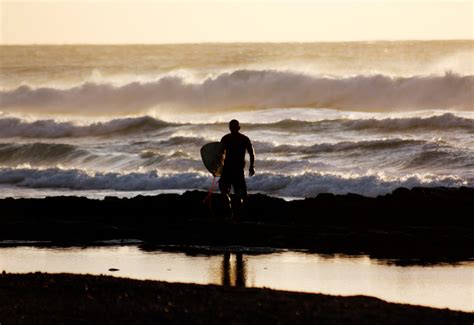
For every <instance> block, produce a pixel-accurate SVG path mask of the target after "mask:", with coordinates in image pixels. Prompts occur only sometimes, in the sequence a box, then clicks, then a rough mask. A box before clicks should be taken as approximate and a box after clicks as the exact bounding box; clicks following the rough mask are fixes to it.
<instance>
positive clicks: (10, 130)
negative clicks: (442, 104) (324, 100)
mask: <svg viewBox="0 0 474 325" xmlns="http://www.w3.org/2000/svg"><path fill="white" fill-rule="evenodd" d="M183 125H185V124H176V123H169V122H165V121H162V120H159V119H155V118H153V117H150V116H140V117H130V118H118V119H113V120H110V121H107V122H96V123H92V124H86V125H79V124H76V123H74V122H59V121H55V120H37V121H32V122H29V121H25V120H22V119H19V118H14V117H4V118H1V117H0V137H3V138H9V137H23V138H63V137H64V138H66V137H88V136H111V135H113V136H120V135H131V134H134V133H147V132H155V131H158V130H162V129H164V128H168V127H180V126H183ZM186 125H187V126H193V124H186ZM194 126H196V127H199V128H202V127H213V126H218V127H221V128H223V129H224V130H226V129H227V123H215V124H194ZM244 128H245V130H268V129H270V130H282V131H294V132H298V133H300V132H306V131H310V132H325V131H327V130H328V129H335V130H338V131H341V130H355V131H361V130H374V131H377V132H378V131H387V132H391V131H406V130H416V129H420V130H446V129H462V130H465V131H467V132H471V133H474V119H469V118H465V117H460V116H456V115H454V114H453V113H445V114H442V115H436V116H430V117H424V118H423V117H406V118H387V119H373V118H370V119H334V120H320V121H302V120H281V121H278V122H274V123H244ZM208 141H209V139H204V138H202V137H172V138H171V139H168V140H165V142H166V144H167V145H172V144H185V143H195V144H201V145H203V144H205V143H206V142H208ZM164 144H165V143H164Z"/></svg>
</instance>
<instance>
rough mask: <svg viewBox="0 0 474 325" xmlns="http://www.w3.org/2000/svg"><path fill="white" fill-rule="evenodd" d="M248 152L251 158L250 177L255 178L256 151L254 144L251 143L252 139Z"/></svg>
mask: <svg viewBox="0 0 474 325" xmlns="http://www.w3.org/2000/svg"><path fill="white" fill-rule="evenodd" d="M247 151H248V153H249V156H250V166H249V175H250V176H253V175H255V150H254V149H253V146H252V142H250V139H249V141H248V144H247Z"/></svg>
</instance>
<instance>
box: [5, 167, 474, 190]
mask: <svg viewBox="0 0 474 325" xmlns="http://www.w3.org/2000/svg"><path fill="white" fill-rule="evenodd" d="M0 184H1V185H15V186H18V187H27V188H62V189H74V190H105V189H111V190H117V191H149V190H159V189H203V190H204V189H208V188H209V186H210V178H209V176H205V174H202V173H192V172H189V173H181V174H168V175H160V174H158V173H157V172H155V171H153V172H147V173H137V172H133V173H87V172H84V171H81V170H76V169H71V170H63V169H58V168H50V169H12V168H0ZM247 184H248V188H249V190H250V191H259V192H265V193H270V194H275V195H280V196H294V197H312V196H316V195H317V194H319V193H328V192H330V193H335V194H346V193H357V194H362V195H368V196H376V195H379V194H385V193H389V192H391V191H393V190H394V189H396V188H398V187H401V186H403V187H407V188H412V187H415V186H456V187H459V186H473V185H474V184H473V182H471V183H469V182H468V181H465V180H462V179H460V178H458V177H455V176H444V177H442V176H429V175H424V176H419V175H409V176H405V177H402V178H399V179H385V178H383V177H381V176H378V175H361V176H357V175H352V174H351V175H345V176H344V175H341V174H321V173H305V174H299V175H295V176H290V175H281V174H271V173H264V174H260V175H256V176H254V177H252V178H250V179H249V180H248V182H247Z"/></svg>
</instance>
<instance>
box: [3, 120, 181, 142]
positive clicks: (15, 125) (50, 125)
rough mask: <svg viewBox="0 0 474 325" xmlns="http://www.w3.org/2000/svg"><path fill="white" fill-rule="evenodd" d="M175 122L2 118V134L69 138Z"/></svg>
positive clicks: (145, 129)
mask: <svg viewBox="0 0 474 325" xmlns="http://www.w3.org/2000/svg"><path fill="white" fill-rule="evenodd" d="M173 125H174V124H172V123H167V122H164V121H161V120H157V119H154V118H152V117H149V116H142V117H134V118H121V119H114V120H111V121H108V122H97V123H92V124H89V125H77V124H75V123H73V122H58V121H55V120H37V121H33V122H27V121H24V120H21V119H19V118H14V117H10V118H0V137H4V138H8V137H23V138H65V137H88V136H109V135H121V134H122V135H127V134H131V133H143V132H150V131H156V130H159V129H163V128H165V127H170V126H173Z"/></svg>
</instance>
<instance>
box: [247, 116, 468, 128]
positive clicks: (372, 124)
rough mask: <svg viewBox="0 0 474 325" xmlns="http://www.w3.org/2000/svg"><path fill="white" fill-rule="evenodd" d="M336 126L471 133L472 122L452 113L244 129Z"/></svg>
mask: <svg viewBox="0 0 474 325" xmlns="http://www.w3.org/2000/svg"><path fill="white" fill-rule="evenodd" d="M333 127H337V128H338V130H341V129H343V130H354V131H359V130H376V131H407V130H415V129H421V130H446V129H464V130H466V131H468V132H474V119H470V118H465V117H460V116H456V115H455V114H453V113H445V114H442V115H436V116H430V117H404V118H386V119H375V118H368V119H334V120H320V121H301V120H293V119H288V120H282V121H278V122H275V123H267V124H248V125H245V128H252V129H259V128H269V129H277V130H278V129H281V130H288V131H296V132H301V131H302V130H304V131H316V132H317V131H324V130H327V129H328V128H333Z"/></svg>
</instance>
